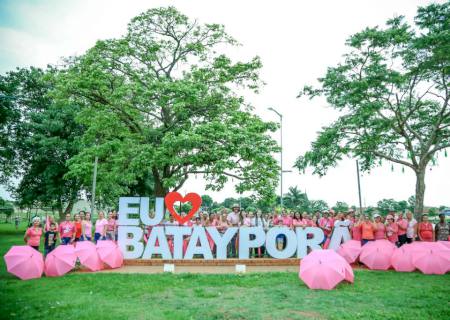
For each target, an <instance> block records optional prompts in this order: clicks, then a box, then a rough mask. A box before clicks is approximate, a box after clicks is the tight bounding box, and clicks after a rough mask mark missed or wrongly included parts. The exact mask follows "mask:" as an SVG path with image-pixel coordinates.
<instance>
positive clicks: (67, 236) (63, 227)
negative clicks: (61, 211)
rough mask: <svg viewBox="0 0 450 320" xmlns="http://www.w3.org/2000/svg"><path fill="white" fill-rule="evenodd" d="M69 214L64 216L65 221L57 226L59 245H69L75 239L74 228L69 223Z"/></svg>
mask: <svg viewBox="0 0 450 320" xmlns="http://www.w3.org/2000/svg"><path fill="white" fill-rule="evenodd" d="M71 219H72V216H71V215H70V213H67V214H66V220H65V221H63V222H61V223H60V224H59V238H60V241H61V244H63V245H66V244H70V243H71V242H72V241H73V239H74V238H75V226H74V224H73V223H72V221H71Z"/></svg>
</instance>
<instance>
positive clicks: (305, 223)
mask: <svg viewBox="0 0 450 320" xmlns="http://www.w3.org/2000/svg"><path fill="white" fill-rule="evenodd" d="M292 225H293V226H294V227H307V226H308V221H307V220H306V219H292Z"/></svg>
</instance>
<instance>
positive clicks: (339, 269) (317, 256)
mask: <svg viewBox="0 0 450 320" xmlns="http://www.w3.org/2000/svg"><path fill="white" fill-rule="evenodd" d="M299 277H300V279H301V280H302V281H303V282H304V283H305V284H306V285H307V286H308V287H309V288H310V289H324V290H331V289H333V288H334V287H336V285H337V284H338V283H339V282H341V281H343V280H347V281H350V282H353V278H354V276H353V270H352V269H351V267H350V265H349V264H348V262H347V261H345V259H344V258H342V257H341V256H340V255H338V254H337V253H336V252H335V251H334V250H314V251H312V252H311V253H309V254H308V255H307V256H306V257H305V258H303V259H302V261H301V263H300V271H299Z"/></svg>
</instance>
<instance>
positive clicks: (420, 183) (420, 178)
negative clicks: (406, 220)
mask: <svg viewBox="0 0 450 320" xmlns="http://www.w3.org/2000/svg"><path fill="white" fill-rule="evenodd" d="M424 196H425V168H422V169H419V170H417V171H416V203H415V205H414V216H415V217H416V219H420V218H421V217H422V214H423V202H424ZM418 221H419V220H418Z"/></svg>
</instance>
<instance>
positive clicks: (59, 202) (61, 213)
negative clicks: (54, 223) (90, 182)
mask: <svg viewBox="0 0 450 320" xmlns="http://www.w3.org/2000/svg"><path fill="white" fill-rule="evenodd" d="M58 215H59V221H64V219H65V214H64V211H63V207H62V201H61V200H59V201H58Z"/></svg>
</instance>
